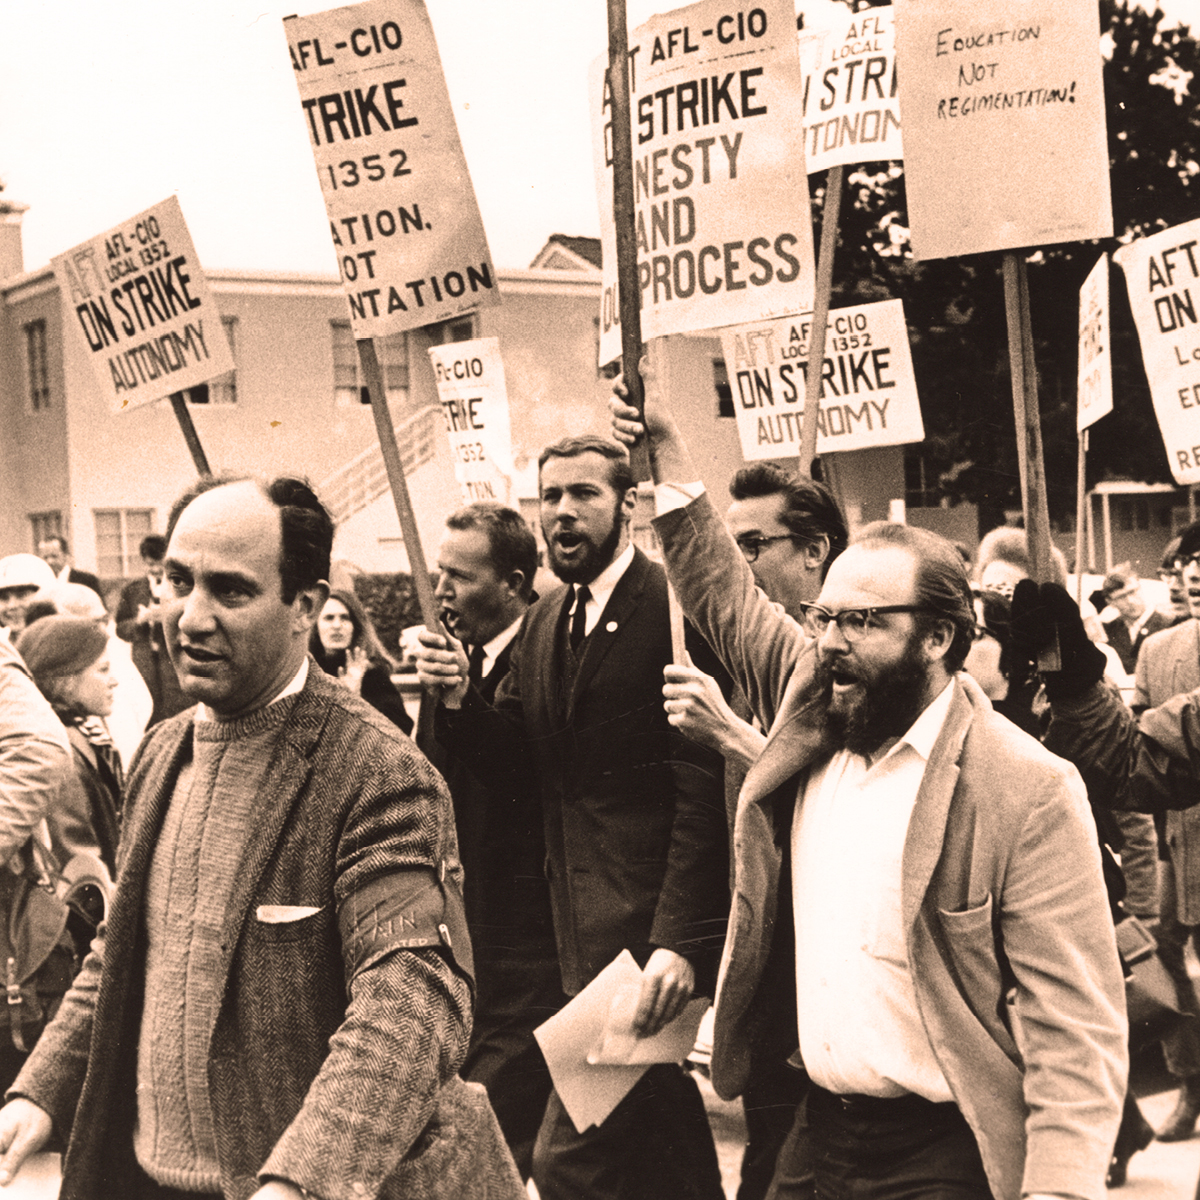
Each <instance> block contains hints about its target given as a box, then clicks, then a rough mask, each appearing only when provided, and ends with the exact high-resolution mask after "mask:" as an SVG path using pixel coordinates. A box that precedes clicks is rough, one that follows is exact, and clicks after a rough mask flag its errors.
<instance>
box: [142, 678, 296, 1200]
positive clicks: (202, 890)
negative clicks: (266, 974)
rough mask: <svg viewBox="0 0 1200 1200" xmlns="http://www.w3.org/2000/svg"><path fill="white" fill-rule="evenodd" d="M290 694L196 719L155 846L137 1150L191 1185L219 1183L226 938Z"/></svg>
mask: <svg viewBox="0 0 1200 1200" xmlns="http://www.w3.org/2000/svg"><path fill="white" fill-rule="evenodd" d="M295 703H296V697H295V696H289V697H286V698H285V699H283V700H280V701H277V702H276V703H274V704H271V705H268V706H267V707H266V708H262V709H259V710H258V711H256V712H253V713H250V714H249V715H248V716H245V717H243V718H241V719H240V720H237V721H228V722H219V721H196V722H195V724H194V727H193V758H192V761H191V762H190V763H188V764H187V765H185V767H184V769H183V771H182V772H181V774H180V776H179V781H178V783H177V785H176V787H175V792H174V795H173V796H172V799H171V803H170V806H169V807H168V809H167V815H166V819H165V820H164V822H163V828H162V834H161V836H160V838H159V841H158V846H157V848H156V850H155V852H154V859H153V863H152V865H151V869H150V875H149V881H148V889H147V895H146V907H145V922H146V933H147V945H148V951H147V956H146V1000H145V1006H144V1009H143V1012H142V1026H141V1035H140V1037H139V1040H138V1066H137V1076H138V1088H137V1101H138V1103H137V1126H136V1129H135V1132H134V1149H135V1151H136V1153H137V1158H138V1162H139V1163H140V1164H141V1166H142V1169H143V1170H144V1171H145V1172H146V1173H147V1174H148V1175H149V1176H150V1177H151V1178H152V1179H155V1180H157V1181H158V1182H159V1183H161V1184H163V1185H165V1186H167V1187H172V1188H179V1189H181V1190H184V1191H198V1192H220V1191H221V1173H220V1166H219V1163H218V1160H217V1145H216V1134H215V1130H214V1124H213V1113H212V1106H211V1104H210V1102H209V1095H208V1039H209V1037H210V1035H211V1032H212V1029H213V1026H214V1024H215V1021H216V1016H217V1014H216V1006H217V1005H218V1004H219V1003H220V994H219V986H220V979H221V975H220V961H221V937H222V929H223V926H224V922H225V914H226V908H227V903H228V899H229V895H230V889H231V887H232V885H233V881H234V878H235V876H236V874H237V871H238V868H239V864H240V861H241V855H242V849H243V847H244V846H245V845H246V842H247V840H248V832H249V829H250V825H251V823H252V821H253V820H254V813H255V808H256V805H257V803H258V797H259V795H260V793H261V790H262V784H263V781H264V779H265V777H266V775H267V770H268V767H269V764H270V761H271V757H272V754H273V753H274V751H275V747H276V743H277V740H278V735H279V730H280V728H281V727H282V726H283V724H284V723H285V722H286V721H287V719H288V717H289V715H290V714H291V712H292V709H293V708H294V707H295Z"/></svg>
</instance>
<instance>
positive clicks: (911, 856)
mask: <svg viewBox="0 0 1200 1200" xmlns="http://www.w3.org/2000/svg"><path fill="white" fill-rule="evenodd" d="M950 686H951V687H953V688H954V695H953V696H952V697H951V698H950V709H949V711H948V712H947V714H946V720H945V722H944V723H943V725H942V731H941V733H940V734H939V735H938V739H937V741H936V742H934V744H933V751H932V753H931V754H930V756H929V761H928V762H927V763H926V764H925V771H924V774H923V775H922V776H921V786H920V787H919V788H918V789H917V799H916V803H915V804H914V805H913V811H912V817H911V818H910V819H909V822H908V835H907V837H906V838H905V840H904V858H903V868H902V869H903V875H902V879H903V882H902V897H901V910H902V916H903V919H904V929H905V931H907V930H909V929H911V928H912V924H913V922H914V921H915V920H916V917H917V911H918V909H920V907H921V902H922V901H923V900H924V899H925V893H926V892H927V891H928V889H929V881H930V880H931V879H932V878H933V871H934V868H935V867H936V866H937V863H938V859H939V858H940V857H941V853H942V843H943V842H944V841H945V837H946V822H947V820H948V818H949V815H950V799H951V797H952V796H953V795H954V788H955V785H956V784H957V783H958V772H959V769H958V762H959V759H960V757H961V756H962V748H963V741H964V740H965V739H966V736H967V730H968V729H969V728H970V727H971V721H972V720H973V716H972V712H971V702H970V700H968V699H967V694H966V691H965V690H964V686H965V685H964V684H963V683H962V682H961V681H960V680H959V679H958V678H956V679H955V680H954V681H953V682H952V683H951V685H950Z"/></svg>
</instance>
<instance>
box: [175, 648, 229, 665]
mask: <svg viewBox="0 0 1200 1200" xmlns="http://www.w3.org/2000/svg"><path fill="white" fill-rule="evenodd" d="M180 649H181V650H182V651H183V655H184V657H185V658H187V659H189V660H190V661H191V662H193V663H195V664H196V665H197V666H207V665H209V664H211V663H218V662H221V661H222V656H221V655H220V654H214V653H213V652H212V651H211V650H205V649H203V648H202V647H200V646H181V647H180Z"/></svg>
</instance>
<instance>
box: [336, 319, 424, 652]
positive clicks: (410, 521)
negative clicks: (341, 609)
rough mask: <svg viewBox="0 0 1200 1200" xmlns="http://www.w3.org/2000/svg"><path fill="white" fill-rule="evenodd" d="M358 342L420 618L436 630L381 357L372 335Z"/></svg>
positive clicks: (415, 520)
mask: <svg viewBox="0 0 1200 1200" xmlns="http://www.w3.org/2000/svg"><path fill="white" fill-rule="evenodd" d="M356 341H357V343H358V361H359V362H360V363H361V364H362V373H363V380H364V381H365V382H366V385H367V391H368V393H369V394H370V397H371V415H372V416H373V417H374V418H375V432H376V434H377V435H378V438H379V449H380V450H381V451H382V452H383V465H384V466H385V467H386V468H387V477H388V483H389V484H390V485H391V489H392V501H393V503H394V504H395V505H396V516H398V517H399V518H400V534H401V536H402V537H403V538H404V549H405V550H406V551H407V552H408V569H409V571H410V572H411V574H412V581H413V587H414V588H415V589H416V592H417V600H418V602H419V603H420V606H421V619H422V620H423V621H424V622H425V627H426V629H430V630H434V631H437V630H440V629H441V609H440V607H439V606H438V602H437V600H436V599H435V598H434V595H433V585H432V584H431V583H430V582H429V570H428V569H427V567H426V565H425V554H424V552H423V551H422V550H421V535H420V533H419V532H418V530H417V518H416V516H415V514H414V513H413V506H412V500H411V499H410V498H409V495H408V484H407V482H406V481H405V479H404V465H403V463H402V462H401V461H400V451H399V449H398V448H397V446H396V429H395V426H394V425H393V424H392V414H391V411H390V410H389V408H388V405H387V391H386V389H385V388H384V383H383V371H382V369H381V368H380V366H379V356H378V355H377V354H376V353H375V341H374V339H373V338H357V339H356Z"/></svg>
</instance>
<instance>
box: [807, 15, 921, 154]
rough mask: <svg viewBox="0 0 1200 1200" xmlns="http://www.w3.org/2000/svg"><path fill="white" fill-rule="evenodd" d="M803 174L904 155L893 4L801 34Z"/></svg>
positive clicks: (836, 20) (845, 17) (843, 18)
mask: <svg viewBox="0 0 1200 1200" xmlns="http://www.w3.org/2000/svg"><path fill="white" fill-rule="evenodd" d="M800 65H801V69H802V71H803V73H804V158H805V161H806V162H807V163H808V172H809V174H810V175H811V174H812V173H813V172H814V171H824V170H826V169H827V168H829V167H836V166H838V165H841V166H846V165H848V164H850V163H860V162H875V161H876V160H878V159H884V158H903V157H904V146H903V144H902V142H901V139H900V103H899V101H898V100H897V98H896V26H895V23H894V22H893V20H892V10H891V8H890V7H886V6H885V7H883V8H865V9H863V10H862V12H859V13H848V14H847V15H846V16H844V17H837V18H835V19H834V21H833V23H832V24H831V25H830V26H828V27H827V28H824V29H814V30H813V31H812V32H809V31H807V30H806V31H805V32H804V33H802V34H801V35H800Z"/></svg>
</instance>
